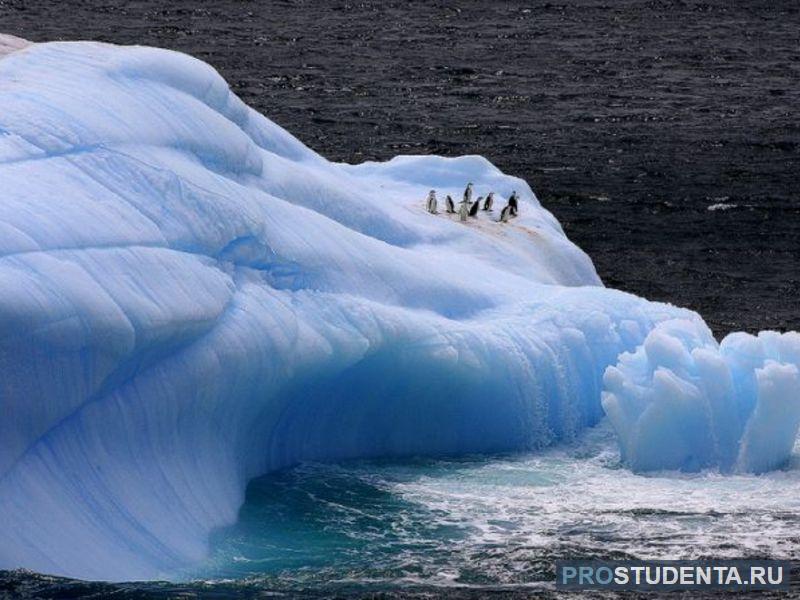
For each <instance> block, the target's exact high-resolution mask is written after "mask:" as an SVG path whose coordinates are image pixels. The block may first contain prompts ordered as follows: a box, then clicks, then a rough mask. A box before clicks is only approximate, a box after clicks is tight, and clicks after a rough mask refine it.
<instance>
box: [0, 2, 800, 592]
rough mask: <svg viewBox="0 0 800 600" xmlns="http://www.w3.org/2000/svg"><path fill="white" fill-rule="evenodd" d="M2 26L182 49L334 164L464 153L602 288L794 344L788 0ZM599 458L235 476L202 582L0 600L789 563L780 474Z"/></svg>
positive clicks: (50, 14)
mask: <svg viewBox="0 0 800 600" xmlns="http://www.w3.org/2000/svg"><path fill="white" fill-rule="evenodd" d="M0 31H3V32H8V33H12V34H15V35H19V36H21V37H25V38H28V39H32V40H35V41H45V40H55V39H65V40H74V39H93V40H102V41H109V42H116V43H124V44H149V45H156V46H162V47H167V48H173V49H176V50H180V51H183V52H187V53H189V54H192V55H194V56H196V57H198V58H201V59H203V60H205V61H207V62H209V63H211V64H212V65H214V66H215V67H216V68H217V69H218V70H219V71H220V72H221V73H222V75H223V76H225V77H226V79H227V80H228V81H229V82H230V83H231V85H232V87H233V89H234V90H235V91H236V93H237V94H239V95H240V96H241V97H242V98H243V99H244V100H245V101H246V102H247V103H248V104H250V105H251V106H253V107H255V108H256V109H258V110H259V111H261V112H263V113H264V114H265V115H267V116H268V117H270V118H271V119H273V120H274V121H276V122H277V123H279V124H280V125H282V126H284V127H286V128H287V129H288V130H290V131H291V132H292V133H294V134H295V135H296V136H297V137H299V138H300V139H301V140H302V141H304V142H305V143H306V144H308V145H309V146H311V147H312V148H314V149H315V150H317V151H319V152H320V153H322V154H323V155H325V156H326V157H328V158H330V159H333V160H340V161H348V162H359V161H363V160H368V159H388V158H390V157H392V156H394V155H396V154H399V153H436V154H444V155H461V154H472V153H476V154H482V155H484V156H486V157H488V158H489V159H490V160H492V161H493V162H494V163H495V164H497V165H498V166H499V167H500V168H501V169H503V170H504V171H506V172H509V173H513V174H515V175H519V176H521V177H523V178H525V179H526V180H528V181H529V182H530V184H531V186H532V187H533V188H534V190H535V191H536V192H537V194H538V195H539V198H540V199H541V201H542V203H543V204H544V205H545V206H546V207H547V208H549V209H550V210H551V211H552V212H553V213H554V214H555V215H556V216H557V218H558V219H559V220H560V221H561V223H562V224H563V225H564V227H565V230H566V232H567V234H568V235H569V236H570V238H571V239H573V240H574V241H575V242H576V243H577V244H578V245H579V246H581V247H582V248H583V249H584V250H586V251H587V252H588V253H589V255H590V256H591V257H592V258H593V260H594V262H595V265H596V267H597V269H598V272H599V273H600V275H601V277H602V278H603V279H604V281H605V282H606V284H607V285H609V286H612V287H618V288H621V289H625V290H628V291H631V292H634V293H636V294H639V295H643V296H646V297H648V298H651V299H655V300H664V301H669V302H672V303H675V304H679V305H683V306H688V307H690V308H693V309H695V310H697V311H699V312H700V313H701V314H702V315H703V316H704V317H705V318H706V320H707V321H708V322H709V324H710V325H711V326H712V328H713V329H714V330H715V332H716V333H717V334H725V333H727V332H729V331H731V330H739V329H743V330H748V331H757V330H759V329H764V328H775V329H800V312H799V311H798V310H797V305H798V295H799V294H800V197H799V196H800V186H799V185H798V180H799V179H800V178H799V177H798V173H800V169H799V167H800V120H798V108H800V5H799V4H798V3H796V2H789V1H775V2H762V1H759V0H752V1H747V2H744V1H743V2H731V1H723V0H713V1H709V2H699V1H698V2H694V1H686V2H678V1H676V2H658V1H633V0H608V1H606V2H598V1H592V0H570V1H564V2H556V1H554V2H543V1H535V2H502V3H499V2H477V1H473V2H447V3H445V2H393V1H390V2H356V1H353V2H312V1H289V2H277V1H261V2H255V1H250V2H234V1H232V0H216V1H213V2H211V1H207V2H206V1H203V2H201V1H187V0H178V1H173V2H155V1H131V2H122V1H116V2H102V3H101V2H59V1H58V0H41V1H37V2H30V1H26V0H0ZM559 452H566V453H567V456H562V455H560V454H559ZM609 452H612V453H613V443H611V442H610V441H608V440H606V441H605V442H603V441H602V440H601V441H600V442H597V443H596V444H595V442H592V443H590V444H589V446H588V447H577V448H572V449H567V450H556V451H554V452H553V453H550V454H547V455H545V456H544V457H539V456H532V457H531V456H529V457H524V456H523V457H494V458H489V459H474V460H473V459H469V460H464V461H439V462H436V461H434V462H424V461H423V462H422V463H405V464H400V465H397V464H388V465H387V464H372V463H366V464H356V465H349V466H347V465H345V466H334V467H321V466H307V465H306V466H302V467H300V468H297V469H293V470H290V471H288V472H284V473H279V474H275V475H273V476H269V477H266V478H264V479H262V480H259V481H257V482H254V483H253V484H252V485H251V486H250V489H249V490H248V500H247V504H246V505H245V507H244V508H243V510H242V515H241V519H240V523H238V524H237V525H236V526H234V527H233V528H231V529H230V530H226V531H221V532H218V534H217V535H216V536H215V539H214V545H213V552H212V557H211V559H210V562H209V564H207V565H204V566H202V567H201V568H199V570H198V571H197V572H194V573H187V574H186V577H187V578H192V579H196V578H199V580H200V581H213V583H202V582H198V581H197V580H195V581H193V582H192V583H185V584H183V583H181V584H161V583H155V582H153V583H136V584H123V585H110V584H109V585H106V584H97V583H86V582H72V581H66V580H59V579H54V578H50V577H47V576H43V575H36V574H30V573H21V572H14V573H5V574H2V575H0V598H5V597H8V598H15V597H45V598H56V597H96V598H104V597H109V596H113V597H115V598H150V597H159V598H174V597H195V596H200V597H207V598H223V597H242V598H250V597H265V596H266V595H267V594H268V593H272V592H275V593H279V594H286V595H288V596H294V595H298V594H302V595H304V596H312V597H314V596H326V597H327V596H337V597H351V596H355V595H357V596H370V597H372V596H380V597H383V596H390V597H391V596H394V595H407V594H411V593H413V594H415V595H418V596H423V597H436V596H438V595H440V594H442V593H443V591H444V590H446V591H447V594H448V595H449V596H454V597H461V596H463V597H481V596H485V595H490V596H491V597H498V598H499V597H506V596H514V597H523V596H527V595H529V594H531V593H533V592H536V593H537V594H541V595H544V596H548V595H551V594H552V591H551V590H549V589H548V588H547V587H546V586H545V587H544V588H541V587H537V586H538V585H539V584H541V583H542V582H546V581H548V578H549V577H550V569H551V568H552V561H553V560H554V559H555V558H558V557H563V556H574V555H576V554H580V555H583V556H606V557H608V556H649V555H652V556H676V555H682V556H683V555H686V552H692V551H694V550H697V552H700V555H703V553H705V555H708V556H728V555H730V556H764V557H781V558H788V559H790V560H800V508H799V507H798V504H797V502H796V501H795V500H794V498H795V497H798V498H800V495H798V494H796V493H795V492H796V490H797V488H798V487H800V484H798V483H797V481H796V479H797V477H798V473H800V470H798V466H797V465H795V466H794V467H793V468H792V469H790V470H789V471H788V472H785V473H782V474H777V475H775V476H774V477H773V478H772V479H770V480H769V481H767V482H765V481H764V480H760V479H757V478H746V477H744V478H738V479H731V480H724V481H723V480H722V478H715V477H714V476H713V475H707V476H704V477H707V479H705V480H702V479H701V480H699V481H698V480H695V479H692V478H688V479H686V480H680V481H678V482H676V481H674V480H671V479H659V478H654V479H648V478H634V477H633V476H630V475H629V474H627V473H624V472H622V471H620V470H618V469H617V468H616V466H615V465H616V463H615V459H614V458H613V456H611V457H608V456H607V454H608V453H609ZM576 453H577V454H576ZM578 455H580V456H578ZM621 477H624V478H626V483H627V485H628V487H627V488H624V487H623V486H621V484H620V483H619V481H620V478H621ZM595 482H596V484H595ZM548 486H551V487H548ZM559 486H560V487H559ZM622 489H626V491H625V492H624V493H623V492H621V490H622ZM542 490H544V491H543V492H542V495H537V493H538V492H539V491H542ZM576 490H577V491H576ZM637 494H638V496H637ZM637 498H638V500H637ZM762 499H763V500H764V503H765V504H769V502H767V501H768V500H769V501H771V504H770V505H769V506H762V505H761V503H762ZM684 501H685V502H686V503H687V504H686V505H685V506H681V507H677V508H676V504H680V503H681V502H684ZM576 502H577V503H578V504H579V506H578V507H576V506H575V503H576ZM571 503H572V504H571ZM587 506H589V507H591V510H589V509H587V508H586V507H587ZM498 507H500V508H498ZM581 507H583V508H581ZM631 507H633V508H631ZM501 509H502V512H503V516H502V518H496V513H497V512H498V511H499V510H501ZM543 514H544V515H547V517H548V518H547V519H545V520H544V521H542V518H541V516H542V515H543ZM498 540H500V541H498ZM532 540H533V541H532ZM693 549H694V550H693ZM682 553H683V554H682ZM304 565H305V567H304ZM334 580H335V581H336V583H335V584H331V583H330V582H331V581H334ZM447 582H450V584H448V583H447ZM531 586H532V587H531ZM794 593H795V594H796V593H797V592H796V591H795V592H794ZM651 597H652V596H651ZM669 597H674V596H669ZM679 597H680V596H679ZM686 597H691V595H689V596H686ZM759 597H760V598H764V597H768V596H766V595H759Z"/></svg>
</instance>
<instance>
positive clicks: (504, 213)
mask: <svg viewBox="0 0 800 600" xmlns="http://www.w3.org/2000/svg"><path fill="white" fill-rule="evenodd" d="M510 218H511V205H510V204H506V205H505V206H504V207H503V210H501V211H500V222H501V223H508V220H509V219H510Z"/></svg>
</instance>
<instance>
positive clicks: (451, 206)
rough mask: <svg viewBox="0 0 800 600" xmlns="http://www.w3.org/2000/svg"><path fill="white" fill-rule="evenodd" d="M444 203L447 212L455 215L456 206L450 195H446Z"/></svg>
mask: <svg viewBox="0 0 800 600" xmlns="http://www.w3.org/2000/svg"><path fill="white" fill-rule="evenodd" d="M444 203H445V205H446V206H447V212H449V213H451V214H455V212H456V204H455V202H453V199H452V198H451V197H450V194H447V198H445V200H444Z"/></svg>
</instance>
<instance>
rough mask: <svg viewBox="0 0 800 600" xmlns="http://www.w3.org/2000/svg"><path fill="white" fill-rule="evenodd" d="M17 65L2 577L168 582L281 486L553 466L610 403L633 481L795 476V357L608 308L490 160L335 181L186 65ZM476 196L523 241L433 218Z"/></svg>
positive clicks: (31, 60)
mask: <svg viewBox="0 0 800 600" xmlns="http://www.w3.org/2000/svg"><path fill="white" fill-rule="evenodd" d="M2 46H3V47H4V48H11V51H9V52H8V53H7V54H6V55H5V56H4V57H3V58H2V60H0V414H2V419H1V420H0V568H16V567H25V568H29V569H34V570H37V571H42V572H47V573H53V574H60V575H67V576H73V577H81V578H85V579H111V580H123V579H126V580H132V579H152V578H157V577H170V575H171V574H173V573H176V572H177V571H178V570H179V569H182V568H184V567H186V566H187V565H191V564H193V563H195V562H197V561H200V560H202V559H203V558H204V557H205V556H206V555H207V552H208V537H209V534H210V532H211V531H212V530H214V529H215V528H218V527H221V526H225V525H228V524H231V523H233V522H235V520H236V518H237V511H238V509H239V507H240V506H241V504H242V501H243V498H244V491H245V488H246V486H247V483H248V481H250V480H251V479H252V478H254V477H257V476H259V475H262V474H264V473H267V472H269V471H271V470H275V469H279V468H281V467H286V466H289V465H292V464H295V463H297V462H300V461H309V460H320V461H329V460H338V459H346V458H354V457H378V456H404V455H414V454H428V455H446V454H458V453H467V452H498V451H512V450H526V449H536V448H541V447H544V446H546V445H548V444H552V443H554V442H556V441H560V440H570V439H572V438H573V437H574V436H575V435H576V434H577V433H578V432H579V431H580V430H582V429H583V428H586V427H589V426H592V425H594V424H596V423H597V422H599V421H600V420H601V419H602V418H603V416H604V411H603V406H605V409H606V410H607V411H608V412H609V415H610V418H611V421H612V424H613V425H614V426H615V428H616V430H617V431H618V433H619V435H620V439H621V447H622V449H623V454H624V458H625V460H626V461H628V462H629V464H630V465H631V466H632V467H633V468H634V469H642V470H649V469H658V468H695V467H698V468H700V467H705V466H710V465H713V464H718V465H719V466H720V467H721V468H724V469H729V468H730V469H732V468H742V469H746V470H752V471H761V470H764V469H767V468H772V467H774V466H778V465H779V464H781V462H783V461H785V460H786V459H787V457H788V453H789V452H790V451H791V447H790V441H793V439H794V438H793V436H794V435H795V434H796V430H797V427H796V423H795V421H796V419H795V420H794V421H792V420H791V419H788V418H787V415H789V414H791V416H792V419H794V417H795V415H796V413H797V402H798V394H797V389H798V385H797V364H798V353H797V348H798V345H797V336H796V334H791V335H788V336H782V337H781V336H777V334H763V335H762V336H759V337H758V338H750V337H747V336H743V334H742V335H735V336H731V337H729V338H726V341H725V342H723V344H722V345H720V346H719V347H717V346H716V342H714V341H713V338H712V337H711V334H710V333H709V332H708V330H707V328H706V327H705V324H704V323H703V321H702V319H701V318H700V317H699V316H698V315H697V314H695V313H693V312H691V311H688V310H685V309H682V308H678V307H674V306H671V305H667V304H660V303H653V302H648V301H647V300H645V299H642V298H638V297H636V296H633V295H630V294H626V293H623V292H620V291H615V290H611V289H607V288H605V287H603V285H602V283H601V281H600V279H599V278H598V276H597V274H596V272H595V270H594V267H593V265H592V262H591V260H590V259H589V258H588V256H587V255H586V254H585V253H584V252H582V251H581V250H580V249H579V248H578V247H576V246H575V245H574V244H572V243H571V242H570V241H569V240H568V239H567V237H566V236H565V234H564V232H563V230H562V229H561V227H560V225H559V224H558V222H557V221H556V219H555V218H554V217H553V216H552V215H551V214H550V213H549V212H548V211H547V210H545V209H544V208H543V207H542V206H541V205H540V203H539V202H538V200H537V198H536V196H535V194H534V193H533V191H532V190H531V189H530V187H529V186H528V185H527V184H526V183H525V182H524V181H522V180H520V179H518V178H515V177H511V176H508V175H505V174H503V173H502V172H500V171H499V170H498V169H497V168H496V167H494V166H493V165H492V164H491V163H490V162H489V161H487V160H486V159H484V158H481V157H478V156H465V157H460V158H443V157H438V156H403V157H397V158H395V159H393V160H390V161H388V162H385V163H365V164H360V165H348V164H335V163H331V162H329V161H327V160H325V159H324V158H323V157H321V156H319V155H317V154H316V153H314V152H313V151H312V150H310V149H309V148H307V147H306V146H304V145H303V144H302V143H300V142H299V141H298V140H297V139H296V138H294V137H293V136H292V135H291V134H289V133H288V132H287V131H285V130H283V129H282V128H280V127H279V126H277V125H276V124H274V123H273V122H271V121H269V120H268V119H267V118H266V117H264V116H262V115H260V114H258V113H257V112H255V111H253V110H251V109H250V108H248V107H247V106H245V105H244V104H243V103H242V102H241V101H240V100H239V99H238V98H237V97H236V96H235V95H234V94H233V93H232V92H231V91H230V90H229V88H228V86H227V84H226V83H225V81H224V80H223V79H222V78H221V77H220V76H219V75H218V74H217V73H216V72H215V71H214V70H213V68H211V67H210V66H208V65H207V64H205V63H203V62H201V61H199V60H196V59H193V58H191V57H188V56H185V55H182V54H179V53H175V52H170V51H165V50H158V49H153V48H144V47H118V46H112V45H105V44H99V43H88V42H72V43H67V42H61V43H47V44H32V45H25V44H24V43H16V42H14V41H13V40H12V41H11V42H9V43H5V44H3V45H2ZM467 181H472V182H473V183H474V186H475V190H476V195H478V194H486V193H488V192H489V191H494V192H495V200H496V203H495V206H498V205H500V206H502V203H503V202H504V201H505V200H506V199H508V198H509V196H510V195H511V193H512V192H513V191H516V192H517V193H518V195H519V198H520V214H519V216H518V217H516V218H514V219H512V220H511V221H510V222H509V223H499V222H497V213H495V216H493V217H487V216H486V215H485V214H482V215H480V217H479V218H478V219H469V220H468V222H467V223H461V222H459V220H458V219H457V218H451V215H448V214H444V213H440V214H437V215H432V214H429V213H428V212H427V211H426V210H425V198H426V196H427V193H428V190H430V189H436V190H437V192H438V193H439V195H440V197H444V194H451V195H453V196H454V197H456V198H460V194H461V191H462V190H463V187H464V185H465V183H466V182H467ZM497 212H499V210H498V211H497ZM676 323H678V324H679V325H676ZM753 339H755V340H756V341H755V342H754V341H753ZM727 340H730V341H727ZM687 357H688V358H687ZM674 361H685V364H684V363H681V365H680V368H678V366H676V363H675V362H674ZM607 369H609V370H608V371H607ZM604 373H605V376H604ZM719 373H722V374H723V375H725V376H726V377H729V379H724V377H722V376H721V375H719ZM698 382H700V383H698ZM728 384H730V385H728ZM604 386H605V392H604V393H603V389H604ZM637 386H638V387H637ZM726 386H727V387H726ZM673 393H674V394H676V395H675V396H674V398H672V399H671V396H670V394H673ZM601 396H602V398H603V401H602V404H601ZM730 402H734V403H735V406H734V407H733V408H731V407H730V406H728V405H727V404H726V403H730ZM694 405H697V406H694ZM654 407H655V409H654ZM704 410H712V411H717V413H714V417H713V418H714V419H715V420H714V422H713V425H709V423H708V419H709V417H708V416H707V414H706V413H703V412H702V411H704ZM730 411H732V413H731V415H728V412H730ZM703 419H706V421H703ZM684 422H685V423H688V424H690V425H691V428H692V431H691V432H690V433H687V434H686V435H685V436H684V438H685V439H684V438H681V439H682V440H683V441H682V445H681V447H680V448H677V449H674V448H673V446H672V444H673V441H674V439H675V437H674V436H673V432H674V430H676V429H677V430H680V429H681V428H682V427H684ZM709 436H716V437H714V440H711V439H710V438H709ZM773 439H774V443H773Z"/></svg>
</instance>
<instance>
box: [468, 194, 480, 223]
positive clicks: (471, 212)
mask: <svg viewBox="0 0 800 600" xmlns="http://www.w3.org/2000/svg"><path fill="white" fill-rule="evenodd" d="M481 200H483V196H478V199H477V200H475V202H473V203H472V206H470V208H469V216H470V217H473V218H476V219H477V218H478V209H479V208H480V207H481Z"/></svg>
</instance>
